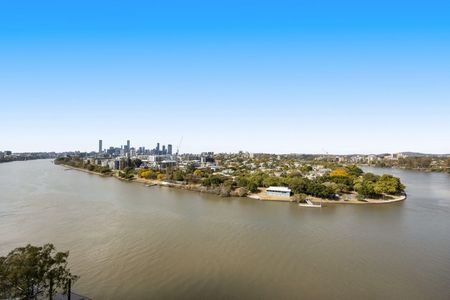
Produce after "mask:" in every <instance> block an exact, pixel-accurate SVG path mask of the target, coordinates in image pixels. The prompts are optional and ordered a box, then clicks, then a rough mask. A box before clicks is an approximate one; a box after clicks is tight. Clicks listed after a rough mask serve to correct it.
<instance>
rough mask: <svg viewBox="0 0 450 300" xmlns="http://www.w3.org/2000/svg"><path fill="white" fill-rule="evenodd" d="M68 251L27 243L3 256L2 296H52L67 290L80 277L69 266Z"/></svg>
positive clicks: (0, 266) (32, 297) (0, 277)
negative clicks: (58, 250)
mask: <svg viewBox="0 0 450 300" xmlns="http://www.w3.org/2000/svg"><path fill="white" fill-rule="evenodd" d="M68 256H69V252H57V251H56V250H55V247H54V246H53V245H52V244H46V245H44V246H42V247H36V246H31V245H27V246H26V247H20V248H16V249H14V250H12V251H11V252H10V253H9V254H8V255H7V256H2V257H0V299H37V298H42V297H49V298H50V299H51V298H52V295H54V294H55V292H56V291H58V290H63V291H65V292H66V288H67V285H68V283H69V281H72V282H74V281H75V280H77V279H78V276H75V275H73V274H72V273H70V269H69V268H68V267H67V258H68Z"/></svg>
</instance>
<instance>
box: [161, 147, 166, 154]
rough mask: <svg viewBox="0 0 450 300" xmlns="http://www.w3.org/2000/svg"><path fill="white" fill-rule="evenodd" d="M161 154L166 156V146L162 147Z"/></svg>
mask: <svg viewBox="0 0 450 300" xmlns="http://www.w3.org/2000/svg"><path fill="white" fill-rule="evenodd" d="M162 154H166V145H163V149H162Z"/></svg>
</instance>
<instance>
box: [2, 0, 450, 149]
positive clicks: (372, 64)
mask: <svg viewBox="0 0 450 300" xmlns="http://www.w3.org/2000/svg"><path fill="white" fill-rule="evenodd" d="M448 16H450V2H449V1H222V2H219V1H80V0H78V1H1V2H0V128H2V130H1V132H2V133H1V137H0V150H7V149H11V150H13V151H50V150H55V151H64V150H82V151H85V150H96V148H97V140H98V139H99V138H102V139H103V141H104V142H103V143H104V145H105V146H109V145H121V144H124V143H125V140H126V139H127V138H129V139H131V142H132V145H133V146H141V145H144V146H147V147H153V145H154V144H155V143H156V142H157V141H160V142H161V143H164V144H167V143H173V144H177V143H178V141H179V140H180V138H181V136H183V137H184V141H183V145H182V148H181V151H182V152H199V151H216V152H221V151H226V152H231V151H239V150H245V151H250V152H276V153H291V152H296V153H324V152H330V153H380V152H398V151H422V152H433V153H450V139H449V138H448V132H449V130H450V18H449V17H448Z"/></svg>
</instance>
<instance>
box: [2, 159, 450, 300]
mask: <svg viewBox="0 0 450 300" xmlns="http://www.w3.org/2000/svg"><path fill="white" fill-rule="evenodd" d="M366 170H370V171H372V172H376V173H393V174H395V175H396V176H400V177H401V179H402V181H403V182H404V183H405V184H406V185H407V193H408V196H409V197H408V199H407V200H406V201H405V202H402V203H394V204H387V205H376V206H371V205H340V206H339V205H335V206H328V207H326V208H303V207H298V206H297V205H295V204H288V203H273V202H261V201H257V200H252V199H238V198H220V197H217V196H214V195H205V194H199V193H196V192H189V191H181V190H176V189H170V188H164V187H146V186H144V185H141V184H137V183H128V182H122V181H119V180H117V179H114V178H103V177H100V176H96V175H90V174H86V173H84V172H80V171H76V170H68V171H67V170H65V168H64V167H61V166H55V165H53V164H52V163H51V161H49V160H38V161H28V162H12V163H4V164H0V255H6V254H7V253H8V251H10V250H11V249H13V248H15V247H18V246H22V245H26V244H27V243H31V244H35V245H41V244H43V243H53V244H55V246H56V247H57V249H58V250H70V257H69V259H70V265H71V269H72V271H73V273H75V274H78V275H80V276H81V278H80V280H79V281H78V282H76V283H75V285H74V287H73V290H74V291H75V292H77V293H80V294H84V295H86V296H88V297H91V298H93V299H450V175H447V174H435V173H419V172H414V171H403V170H391V169H367V168H366Z"/></svg>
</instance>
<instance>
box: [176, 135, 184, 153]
mask: <svg viewBox="0 0 450 300" xmlns="http://www.w3.org/2000/svg"><path fill="white" fill-rule="evenodd" d="M182 142H183V136H181V139H180V141H179V142H178V145H177V152H176V154H175V155H176V156H178V153H180V147H181V143H182Z"/></svg>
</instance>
